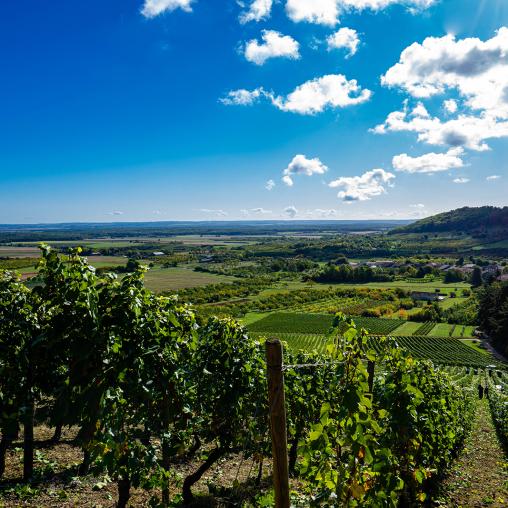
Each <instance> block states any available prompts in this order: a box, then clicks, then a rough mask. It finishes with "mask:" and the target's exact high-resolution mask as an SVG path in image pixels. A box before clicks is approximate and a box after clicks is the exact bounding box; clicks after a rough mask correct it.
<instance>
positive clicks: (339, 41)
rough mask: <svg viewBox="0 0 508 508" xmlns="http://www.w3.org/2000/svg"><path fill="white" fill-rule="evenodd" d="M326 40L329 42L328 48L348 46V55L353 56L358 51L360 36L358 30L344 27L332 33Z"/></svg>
mask: <svg viewBox="0 0 508 508" xmlns="http://www.w3.org/2000/svg"><path fill="white" fill-rule="evenodd" d="M326 42H327V43H328V50H332V49H339V48H346V49H347V50H348V56H353V55H354V54H355V53H356V52H357V51H358V46H359V44H360V38H359V37H358V32H357V31H356V30H354V29H352V28H346V27H344V28H341V29H340V30H338V31H337V32H335V33H333V34H332V35H330V36H329V37H328V38H327V39H326Z"/></svg>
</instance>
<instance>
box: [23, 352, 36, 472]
mask: <svg viewBox="0 0 508 508" xmlns="http://www.w3.org/2000/svg"><path fill="white" fill-rule="evenodd" d="M26 366H27V370H26V381H25V383H26V386H25V414H24V415H23V432H24V438H23V481H25V482H29V481H30V480H31V479H32V477H33V474H34V412H35V404H34V394H33V367H34V365H33V351H32V344H31V343H30V344H29V345H28V347H27V362H26Z"/></svg>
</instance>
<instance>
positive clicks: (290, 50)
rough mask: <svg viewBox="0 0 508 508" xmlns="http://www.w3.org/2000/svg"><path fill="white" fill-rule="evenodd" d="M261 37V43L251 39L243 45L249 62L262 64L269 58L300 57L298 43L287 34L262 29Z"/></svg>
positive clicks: (295, 58)
mask: <svg viewBox="0 0 508 508" xmlns="http://www.w3.org/2000/svg"><path fill="white" fill-rule="evenodd" d="M261 39H262V41H263V42H262V43H259V42H258V41H257V40H256V39H253V40H251V41H249V42H247V44H246V45H245V50H244V55H245V58H246V60H248V61H249V62H252V63H255V64H256V65H263V64H264V63H265V62H266V61H267V60H268V59H269V58H276V57H279V58H280V57H284V58H290V59H292V60H298V59H299V58H300V53H299V48H300V45H299V44H298V42H297V41H295V40H294V39H293V38H292V37H290V36H289V35H282V34H281V33H280V32H276V31H275V30H263V32H262V33H261Z"/></svg>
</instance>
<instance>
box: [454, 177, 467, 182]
mask: <svg viewBox="0 0 508 508" xmlns="http://www.w3.org/2000/svg"><path fill="white" fill-rule="evenodd" d="M467 182H469V178H464V177H462V178H455V179H454V180H453V183H467Z"/></svg>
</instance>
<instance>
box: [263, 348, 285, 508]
mask: <svg viewBox="0 0 508 508" xmlns="http://www.w3.org/2000/svg"><path fill="white" fill-rule="evenodd" d="M266 365H267V368H268V404H269V412H270V431H271V434H272V454H273V487H274V490H275V508H289V472H288V451H287V430H286V406H285V399H284V374H283V373H282V344H281V342H280V340H277V339H274V340H267V341H266Z"/></svg>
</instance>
